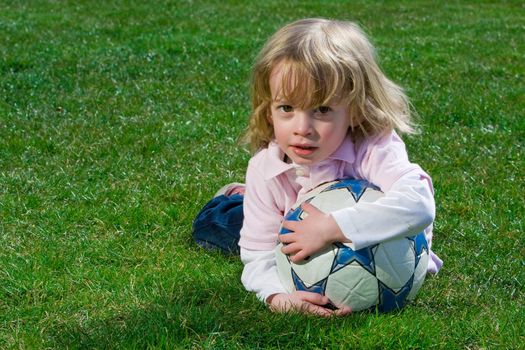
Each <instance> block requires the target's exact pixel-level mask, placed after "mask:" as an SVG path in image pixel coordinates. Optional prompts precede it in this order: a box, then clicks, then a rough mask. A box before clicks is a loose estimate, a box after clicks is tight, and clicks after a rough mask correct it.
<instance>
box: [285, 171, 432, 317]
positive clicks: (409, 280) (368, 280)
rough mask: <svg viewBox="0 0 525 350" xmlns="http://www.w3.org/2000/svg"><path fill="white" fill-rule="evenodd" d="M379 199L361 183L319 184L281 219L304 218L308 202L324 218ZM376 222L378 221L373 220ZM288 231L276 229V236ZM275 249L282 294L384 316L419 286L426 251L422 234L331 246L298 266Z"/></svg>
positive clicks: (378, 194)
mask: <svg viewBox="0 0 525 350" xmlns="http://www.w3.org/2000/svg"><path fill="white" fill-rule="evenodd" d="M382 196H383V193H382V192H381V191H380V190H379V188H377V187H376V186H374V185H372V184H370V183H369V182H367V181H365V180H354V179H343V180H338V181H333V182H329V183H326V184H323V185H321V186H319V187H317V188H315V189H313V190H312V191H310V192H308V193H307V194H306V195H305V196H303V197H301V198H299V199H298V201H297V203H295V205H294V206H293V207H292V209H290V211H289V212H288V213H287V215H286V216H285V220H302V219H304V218H305V217H306V216H307V215H308V214H307V213H305V212H303V211H302V209H301V208H300V205H301V204H302V203H304V202H310V203H311V204H312V205H314V206H315V207H317V208H318V209H320V210H321V211H323V212H325V213H329V212H332V211H335V210H338V209H342V208H345V207H351V206H353V205H355V204H356V203H358V202H373V201H375V200H377V199H379V198H380V197H382ZM379 219H380V218H379ZM289 232H290V231H288V230H287V229H285V228H283V227H281V230H280V231H279V233H280V234H287V233H289ZM281 248H282V243H280V244H279V245H278V246H277V247H276V249H275V256H276V263H277V271H278V274H279V278H280V280H281V282H282V284H283V285H284V287H285V288H286V289H287V291H288V292H292V291H296V290H298V291H309V292H315V293H319V294H322V295H326V296H327V297H328V298H329V299H330V301H331V303H332V304H333V305H331V306H333V307H335V305H346V306H348V307H350V308H351V309H352V311H360V310H366V309H377V310H379V311H380V312H388V311H392V310H396V309H399V308H402V307H403V306H404V305H405V304H406V303H407V301H410V300H413V299H414V298H415V297H416V294H417V292H418V290H419V288H420V287H421V285H422V284H423V281H424V280H425V275H426V272H427V265H428V245H427V241H426V238H425V234H424V232H421V233H419V234H417V235H414V236H411V237H403V238H398V239H393V240H389V241H386V242H381V243H379V244H374V245H372V246H369V247H366V248H363V249H359V250H353V249H352V248H350V247H349V246H348V245H346V244H344V243H335V244H332V245H331V247H329V248H328V249H326V250H323V251H321V252H318V253H317V254H315V255H312V256H311V257H309V258H308V259H307V260H306V261H303V262H301V263H297V264H296V263H293V262H291V261H290V260H289V258H288V257H287V256H286V255H285V254H283V253H282V252H281Z"/></svg>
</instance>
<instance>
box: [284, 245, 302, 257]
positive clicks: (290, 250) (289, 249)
mask: <svg viewBox="0 0 525 350" xmlns="http://www.w3.org/2000/svg"><path fill="white" fill-rule="evenodd" d="M299 250H301V249H300V248H299V247H298V246H297V244H294V243H290V244H287V245H285V246H283V247H282V248H281V252H282V253H283V254H285V255H290V254H295V253H297V252H298V251H299Z"/></svg>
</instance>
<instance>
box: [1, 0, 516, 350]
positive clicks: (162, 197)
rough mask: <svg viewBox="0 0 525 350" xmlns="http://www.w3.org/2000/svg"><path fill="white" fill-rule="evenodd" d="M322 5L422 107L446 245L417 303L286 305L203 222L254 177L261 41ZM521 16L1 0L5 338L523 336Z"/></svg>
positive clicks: (47, 342) (179, 342)
mask: <svg viewBox="0 0 525 350" xmlns="http://www.w3.org/2000/svg"><path fill="white" fill-rule="evenodd" d="M314 16H316V17H318V16H321V17H332V18H339V19H346V20H353V21H356V22H358V23H360V24H361V25H362V26H363V27H364V28H365V30H366V31H367V32H368V33H369V34H370V36H371V38H372V40H373V42H374V43H375V45H376V47H377V51H378V55H379V59H380V63H381V66H382V67H383V69H384V70H385V71H386V72H387V75H388V76H389V77H391V78H392V79H393V80H394V81H396V82H398V83H399V84H401V85H402V86H404V87H405V88H406V91H407V93H408V95H409V96H410V98H411V101H412V103H413V105H414V108H415V110H417V112H418V114H419V115H420V117H421V119H420V124H421V126H422V130H423V132H422V134H421V135H418V136H413V137H409V138H406V139H405V141H406V144H407V147H408V149H409V154H410V155H411V157H412V160H413V161H414V162H417V163H419V164H420V165H421V166H422V167H423V168H424V169H426V170H427V171H428V172H429V173H430V174H431V175H432V177H433V180H434V185H435V190H436V201H437V210H438V214H437V219H436V223H435V233H434V235H435V240H434V250H435V252H436V253H437V254H438V255H439V256H440V257H441V258H442V259H443V260H444V262H445V265H444V267H443V270H442V271H441V272H440V274H439V275H438V276H436V277H431V278H428V279H427V281H426V282H425V285H424V286H423V288H422V290H421V292H420V294H419V297H418V299H417V300H416V301H415V302H414V303H412V304H411V305H409V306H408V307H406V308H405V309H404V310H402V311H400V312H395V313H390V314H375V313H357V314H354V315H351V316H350V317H347V318H344V319H328V320H326V319H318V318H315V317H306V316H300V315H280V314H273V313H271V312H269V311H268V310H267V308H266V307H265V306H264V305H262V304H261V303H260V302H258V301H257V300H256V298H255V296H254V295H252V294H250V293H248V292H246V291H245V290H244V289H243V287H242V285H241V283H240V280H239V277H240V273H241V271H242V264H241V263H240V261H239V259H238V258H235V257H223V256H221V255H219V254H214V253H209V252H206V251H203V250H201V249H199V248H197V247H196V246H195V245H194V244H193V242H192V240H191V223H192V219H193V217H194V216H195V215H196V214H197V212H198V210H199V209H200V207H202V205H204V204H205V202H206V201H207V200H208V199H209V198H210V197H211V196H212V195H213V193H214V192H215V190H216V189H218V188H219V187H220V186H222V185H223V184H225V183H228V182H232V181H243V178H244V171H245V167H246V164H247V161H248V159H249V157H250V154H249V153H248V152H247V151H244V150H243V149H242V148H241V147H240V146H239V145H238V143H237V138H238V136H239V134H240V133H241V132H242V130H243V129H244V127H245V125H246V120H247V115H248V113H249V94H248V79H249V72H250V67H251V64H252V62H253V58H254V56H255V54H256V53H257V51H258V49H259V48H260V47H261V45H262V44H263V42H264V41H265V40H266V39H267V37H268V36H269V35H270V34H271V33H273V32H274V31H275V30H276V29H277V28H279V27H280V26H282V25H283V24H285V23H288V22H290V21H292V20H295V19H298V18H303V17H314ZM524 37H525V8H524V6H523V4H522V2H521V1H500V2H492V1H476V2H462V1H451V2H442V3H441V2H440V3H433V2H429V1H406V2H404V1H402V2H399V1H381V2H369V1H330V2H328V1H308V2H300V1H287V2H283V1H273V0H269V1H261V2H257V3H256V2H248V1H230V0H223V1H152V2H148V1H124V0H122V1H108V2H103V1H65V0H64V1H51V0H50V1H7V0H5V1H0V348H17V349H33V348H35V349H41V348H153V349H156V348H159V349H161V348H195V349H201V348H204V349H208V348H209V349H211V348H213V349H216V348H218V349H220V348H224V349H255V348H261V349H263V348H279V349H296V348H305V349H309V348H341V349H350V348H378V349H383V348H391V349H399V348H439V349H461V348H466V349H499V348H503V349H505V348H509V349H517V348H523V347H524V345H523V344H525V330H524V329H525V328H524V327H523V325H522V324H523V320H524V319H525V310H524V300H525V286H524V284H525V273H524V271H525V260H524V259H525V258H524V257H525V245H524V243H523V241H524V239H525V237H524V235H523V232H524V217H525V210H524V195H523V190H522V189H521V187H519V186H523V184H524V183H525V178H524V172H525V121H524V120H525V119H524V115H523V114H524V110H525V97H524V96H525V89H524V84H523V82H524V72H525V41H524V40H523V38H524ZM520 184H521V185H520Z"/></svg>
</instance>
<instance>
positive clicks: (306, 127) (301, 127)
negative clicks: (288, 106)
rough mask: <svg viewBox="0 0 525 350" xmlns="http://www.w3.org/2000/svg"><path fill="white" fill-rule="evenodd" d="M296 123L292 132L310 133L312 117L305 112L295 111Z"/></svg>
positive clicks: (305, 134) (303, 134)
mask: <svg viewBox="0 0 525 350" xmlns="http://www.w3.org/2000/svg"><path fill="white" fill-rule="evenodd" d="M296 118H297V119H296V123H295V130H294V133H295V134H296V135H299V136H307V135H310V134H311V133H312V118H311V117H310V116H309V115H308V113H305V112H299V113H297V112H296Z"/></svg>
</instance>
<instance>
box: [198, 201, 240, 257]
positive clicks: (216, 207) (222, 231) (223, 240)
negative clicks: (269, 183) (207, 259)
mask: <svg viewBox="0 0 525 350" xmlns="http://www.w3.org/2000/svg"><path fill="white" fill-rule="evenodd" d="M243 200H244V196H243V195H240V194H234V195H231V196H224V195H222V196H218V197H215V198H213V199H212V200H211V201H209V202H208V203H207V204H206V205H205V206H204V208H202V209H201V211H200V212H199V213H198V214H197V217H196V218H195V220H194V221H193V234H192V235H193V239H194V240H195V242H196V243H197V244H198V245H199V246H201V247H203V248H205V249H210V250H218V251H220V252H222V253H225V254H239V251H240V249H239V245H238V243H239V237H240V232H241V227H242V221H243V219H244V214H243V211H242V205H243Z"/></svg>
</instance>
